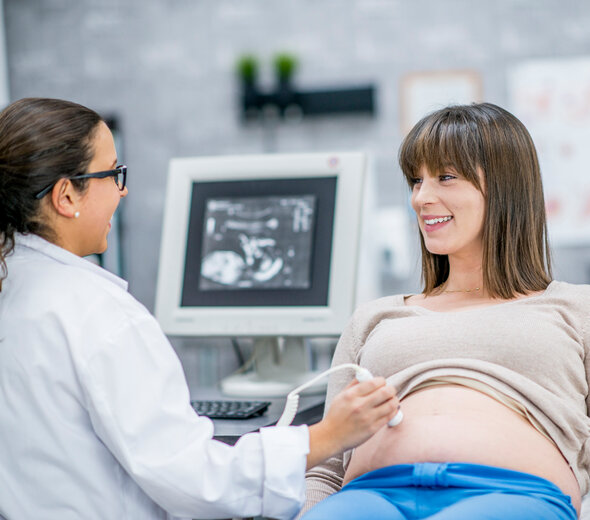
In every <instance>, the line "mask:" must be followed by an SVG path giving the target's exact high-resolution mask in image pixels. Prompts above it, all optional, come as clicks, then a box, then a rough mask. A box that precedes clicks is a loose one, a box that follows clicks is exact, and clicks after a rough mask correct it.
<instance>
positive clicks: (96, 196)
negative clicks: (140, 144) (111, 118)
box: [75, 122, 127, 256]
mask: <svg viewBox="0 0 590 520" xmlns="http://www.w3.org/2000/svg"><path fill="white" fill-rule="evenodd" d="M93 151H94V155H93V157H92V161H91V162H90V164H89V166H88V173H93V172H99V171H105V170H112V169H113V168H115V166H116V165H117V152H116V150H115V143H114V141H113V135H112V134H111V131H110V130H109V128H108V127H107V125H106V124H105V123H103V122H100V123H99V126H98V128H97V130H96V133H95V134H94V139H93ZM126 195H127V188H125V189H124V190H123V191H120V190H119V187H118V186H117V184H116V182H115V180H114V177H105V178H104V179H90V180H89V183H88V189H87V190H86V191H85V192H84V194H83V196H82V199H81V205H80V207H79V212H80V216H79V217H78V218H77V219H76V220H77V222H76V223H77V224H79V227H78V230H79V233H78V237H77V240H76V244H77V249H78V250H77V251H75V252H76V254H78V255H80V256H86V255H90V254H93V253H103V252H104V251H105V250H106V248H107V235H108V233H109V231H110V230H111V218H112V217H113V214H114V213H115V210H116V209H117V206H118V205H119V202H120V201H121V198H123V197H125V196H126Z"/></svg>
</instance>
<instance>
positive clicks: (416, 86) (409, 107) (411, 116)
mask: <svg viewBox="0 0 590 520" xmlns="http://www.w3.org/2000/svg"><path fill="white" fill-rule="evenodd" d="M482 97H483V87H482V81H481V76H480V75H479V73H477V72H476V71H474V70H439V71H421V72H412V73H409V74H406V75H405V76H404V77H403V78H402V81H401V85H400V109H401V110H400V112H401V118H400V120H401V125H402V128H401V130H402V134H403V135H406V134H407V133H408V132H409V131H410V129H411V128H412V127H413V126H414V125H415V124H416V123H417V122H418V121H419V120H420V119H422V118H423V117H424V116H425V115H427V114H429V113H430V112H433V111H434V110H438V109H439V108H443V107H445V106H447V105H451V104H467V103H474V102H479V101H481V100H482Z"/></svg>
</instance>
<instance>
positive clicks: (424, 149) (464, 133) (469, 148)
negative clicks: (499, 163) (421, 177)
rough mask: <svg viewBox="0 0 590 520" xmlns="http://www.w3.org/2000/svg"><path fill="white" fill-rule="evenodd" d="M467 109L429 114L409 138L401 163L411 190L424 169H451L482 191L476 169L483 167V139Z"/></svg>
mask: <svg viewBox="0 0 590 520" xmlns="http://www.w3.org/2000/svg"><path fill="white" fill-rule="evenodd" d="M464 109H465V107H448V108H447V109H444V110H440V111H438V112H436V113H434V114H430V115H428V116H426V117H424V118H423V119H422V120H421V121H420V122H418V123H417V124H416V126H414V128H412V130H411V131H410V133H409V134H408V135H407V136H406V138H405V139H404V141H403V143H402V145H401V148H400V152H399V164H400V166H401V169H402V171H403V173H404V176H405V178H406V181H407V182H408V185H409V186H410V187H411V186H412V185H413V182H412V180H413V179H414V178H416V177H417V176H418V171H419V170H420V168H421V167H422V166H426V168H427V169H428V171H429V172H430V173H432V174H435V173H440V172H443V171H444V170H445V169H446V168H449V167H450V168H453V169H454V170H456V172H457V173H459V174H461V175H462V176H463V177H465V178H466V179H467V180H468V181H470V182H471V183H472V184H474V185H475V186H476V187H477V188H478V189H479V190H480V191H481V185H480V181H479V176H478V174H477V167H478V166H480V167H482V168H484V164H483V157H482V156H483V147H482V139H481V136H480V135H479V129H478V127H477V125H476V124H475V122H474V121H472V120H470V119H471V118H469V114H468V113H465V110H464ZM484 171H485V168H484Z"/></svg>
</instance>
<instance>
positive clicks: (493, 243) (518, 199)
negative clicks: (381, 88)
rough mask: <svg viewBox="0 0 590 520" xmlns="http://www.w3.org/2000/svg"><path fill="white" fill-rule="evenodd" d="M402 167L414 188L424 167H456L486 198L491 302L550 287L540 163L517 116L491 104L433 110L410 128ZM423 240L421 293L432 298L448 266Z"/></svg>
mask: <svg viewBox="0 0 590 520" xmlns="http://www.w3.org/2000/svg"><path fill="white" fill-rule="evenodd" d="M399 163H400V166H401V169H402V171H403V173H404V176H405V178H406V180H407V181H408V184H409V185H410V186H412V180H413V179H414V178H416V177H417V173H418V170H419V169H420V168H421V167H422V166H425V167H426V168H427V169H428V170H429V171H430V172H441V171H443V169H444V168H445V167H452V168H454V169H456V170H457V172H459V173H460V174H461V175H463V176H464V177H465V178H466V179H467V180H468V181H469V182H471V183H472V184H473V185H474V186H475V187H476V188H478V189H479V190H480V191H481V192H482V193H483V195H484V198H485V204H486V208H485V220H484V231H483V264H482V268H483V283H484V286H485V288H486V290H487V291H488V293H489V294H490V295H491V296H492V297H495V298H505V299H510V298H514V297H515V296H516V295H517V294H526V293H528V292H531V291H539V290H544V289H545V288H546V287H547V285H548V284H549V283H550V282H551V279H552V275H551V257H550V256H551V255H550V251H549V242H548V238H547V226H546V217H545V202H544V197H543V186H542V181H541V172H540V168H539V161H538V158H537V152H536V150H535V145H534V143H533V140H532V139H531V136H530V135H529V132H528V131H527V129H526V128H525V126H524V125H523V124H522V123H521V122H520V121H519V120H518V119H517V118H516V117H515V116H513V115H512V114H511V113H510V112H508V111H506V110H504V109H502V108H500V107H498V106H496V105H493V104H491V103H479V104H472V105H457V106H449V107H446V108H443V109H441V110H438V111H436V112H433V113H432V114H429V115H427V116H426V117H424V118H423V119H422V120H420V121H419V122H418V123H417V124H416V125H415V126H414V128H412V130H410V132H409V133H408V135H407V136H406V138H405V139H404V141H403V143H402V145H401V148H400V151H399ZM478 167H479V168H481V169H482V170H483V184H484V186H481V183H480V181H479V176H478V173H477V168H478ZM484 187H485V189H484ZM420 243H421V247H422V281H423V283H424V289H423V293H424V294H431V293H432V292H435V291H436V289H437V288H438V287H440V286H441V284H443V283H444V282H445V280H446V279H447V277H448V275H449V261H448V257H447V256H446V255H437V254H432V253H430V252H429V251H428V250H427V249H426V246H425V244H424V239H423V237H422V234H420Z"/></svg>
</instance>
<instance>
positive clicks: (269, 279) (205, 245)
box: [199, 195, 317, 291]
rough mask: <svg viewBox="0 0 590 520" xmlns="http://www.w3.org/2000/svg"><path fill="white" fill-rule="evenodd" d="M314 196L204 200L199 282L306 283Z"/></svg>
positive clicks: (247, 285) (211, 285)
mask: <svg viewBox="0 0 590 520" xmlns="http://www.w3.org/2000/svg"><path fill="white" fill-rule="evenodd" d="M316 203H317V202H316V196H315V195H296V196H261V197H225V198H210V199H207V200H206V204H205V215H204V220H203V242H202V250H201V252H202V257H201V266H200V277H199V288H200V290H202V291H208V290H216V291H217V290H223V289H228V290H236V289H287V288H288V289H309V287H310V285H311V256H312V245H313V232H314V227H315V226H314V224H315V222H314V221H315V218H316Z"/></svg>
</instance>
